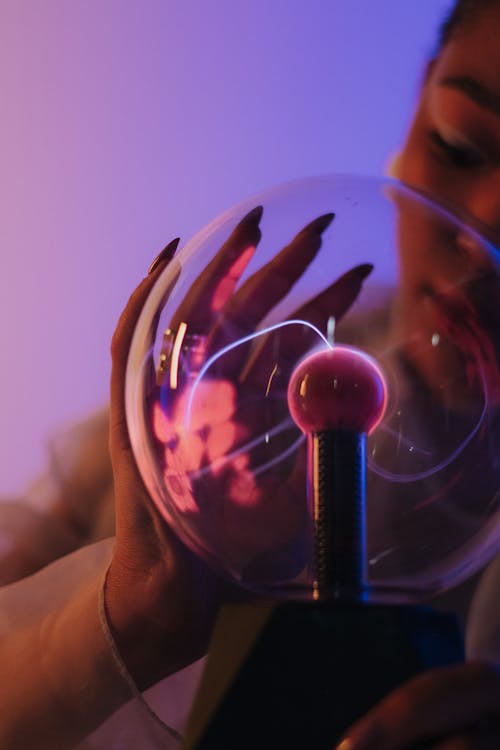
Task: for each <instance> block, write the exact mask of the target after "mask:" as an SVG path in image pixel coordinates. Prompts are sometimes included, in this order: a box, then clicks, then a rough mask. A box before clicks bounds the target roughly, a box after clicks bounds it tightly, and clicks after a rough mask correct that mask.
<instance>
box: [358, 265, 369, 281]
mask: <svg viewBox="0 0 500 750" xmlns="http://www.w3.org/2000/svg"><path fill="white" fill-rule="evenodd" d="M372 271H373V264H372V263H362V264H361V265H360V266H356V273H357V274H358V276H359V278H360V279H361V280H364V279H366V278H367V276H369V275H370V274H371V272H372Z"/></svg>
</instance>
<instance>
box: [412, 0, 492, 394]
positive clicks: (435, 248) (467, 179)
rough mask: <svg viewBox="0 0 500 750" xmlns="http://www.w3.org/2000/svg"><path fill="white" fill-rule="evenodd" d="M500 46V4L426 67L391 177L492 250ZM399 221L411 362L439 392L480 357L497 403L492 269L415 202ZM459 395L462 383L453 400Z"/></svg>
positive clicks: (480, 251) (485, 257)
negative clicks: (468, 221)
mask: <svg viewBox="0 0 500 750" xmlns="http://www.w3.org/2000/svg"><path fill="white" fill-rule="evenodd" d="M499 40H500V2H499V3H495V4H494V6H492V7H490V8H489V9H487V10H485V11H484V12H482V13H481V14H480V15H479V16H478V18H477V19H476V20H475V21H474V22H473V23H471V24H470V25H469V26H467V27H466V28H465V29H464V30H463V31H460V32H459V33H457V34H456V36H455V37H454V38H453V39H452V40H451V41H450V42H449V43H448V44H447V45H446V47H445V48H444V49H443V50H442V52H441V54H440V55H439V57H438V58H437V59H436V60H435V61H433V62H432V64H431V65H430V66H429V70H428V73H427V77H426V81H425V84H424V86H423V89H422V92H421V96H420V99H419V102H418V106H417V111H416V113H415V116H414V119H413V122H412V125H411V127H410V130H409V133H408V137H407V140H406V143H405V145H404V148H403V150H402V153H401V155H400V157H399V160H398V171H397V176H398V177H399V178H400V179H401V180H403V182H405V183H407V184H409V185H412V186H415V187H417V188H419V189H421V190H424V191H425V192H428V193H430V194H431V195H434V196H436V197H437V198H438V199H440V200H442V201H444V202H445V203H447V202H449V203H451V204H452V205H455V206H458V207H460V208H461V209H464V210H465V211H466V212H467V213H469V214H471V215H472V216H473V217H475V218H476V219H477V220H478V221H479V222H481V224H482V225H484V226H485V227H487V233H488V235H489V237H490V239H493V241H494V242H495V243H496V244H500V41H499ZM399 224H400V227H399V232H400V254H401V257H400V261H401V267H400V295H399V312H400V313H401V314H400V315H399V316H398V320H399V331H398V333H399V334H400V335H401V336H402V338H403V339H404V340H405V341H407V342H408V343H410V341H411V346H410V347H409V351H410V350H411V352H410V353H409V354H408V352H407V354H408V356H409V358H410V359H411V361H413V364H414V365H415V366H416V368H417V370H418V371H420V373H421V375H423V376H424V377H425V379H426V381H427V382H428V383H429V385H431V386H432V388H433V389H434V390H436V389H438V388H439V389H441V390H443V391H444V390H445V388H446V387H448V386H447V385H446V383H449V382H451V380H452V379H453V378H455V377H456V374H457V373H458V372H462V373H463V377H462V380H470V379H471V378H474V377H475V375H474V372H473V371H474V367H473V366H471V364H470V361H471V360H472V359H474V358H476V359H478V358H479V359H480V360H481V362H480V369H481V370H482V371H483V376H481V377H483V379H484V372H486V373H487V375H486V377H487V379H488V381H489V385H490V389H489V390H490V391H492V392H495V401H496V400H497V398H499V399H500V367H499V364H498V363H499V362H500V275H499V267H498V265H497V264H496V263H495V262H494V261H493V260H492V257H491V255H490V254H489V253H488V252H487V251H485V249H484V247H482V246H481V245H480V244H479V243H477V242H475V241H474V239H473V237H471V236H470V235H468V234H467V233H466V232H459V231H457V230H456V229H454V228H453V227H451V226H450V225H448V226H446V225H445V223H444V222H441V223H440V222H439V221H436V222H434V221H432V220H426V219H422V216H419V215H418V212H416V211H415V210H412V209H411V206H410V207H404V206H400V211H399ZM436 342H439V343H438V345H437V346H436ZM474 349H475V350H476V351H475V353H473V354H472V356H471V350H474ZM484 352H486V354H484ZM475 369H476V376H477V368H475ZM471 373H472V374H471ZM457 386H458V382H457ZM463 392H464V391H463V388H462V386H460V387H458V390H457V394H458V397H459V398H461V396H460V395H459V394H460V393H461V394H462V396H463ZM454 400H455V399H454Z"/></svg>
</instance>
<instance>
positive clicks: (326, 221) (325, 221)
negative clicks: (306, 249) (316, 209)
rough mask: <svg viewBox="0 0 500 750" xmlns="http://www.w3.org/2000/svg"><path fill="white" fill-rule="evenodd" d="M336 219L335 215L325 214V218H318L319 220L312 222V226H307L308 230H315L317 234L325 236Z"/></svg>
mask: <svg viewBox="0 0 500 750" xmlns="http://www.w3.org/2000/svg"><path fill="white" fill-rule="evenodd" d="M334 218H335V214H333V213H330V214H323V216H318V218H317V219H314V221H311V223H310V224H308V225H307V227H306V231H307V230H311V229H312V230H313V231H315V232H318V234H323V232H324V231H325V229H326V228H327V227H329V226H330V224H331V223H332V221H333V220H334Z"/></svg>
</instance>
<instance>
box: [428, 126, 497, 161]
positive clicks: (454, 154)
mask: <svg viewBox="0 0 500 750" xmlns="http://www.w3.org/2000/svg"><path fill="white" fill-rule="evenodd" d="M430 137H431V141H432V143H433V144H434V145H435V146H437V148H438V149H439V151H440V152H441V154H442V155H443V156H445V158H446V159H447V160H448V161H449V162H450V163H451V164H452V165H453V166H454V167H458V168H459V169H474V168H476V167H481V166H482V165H483V164H484V157H483V155H482V154H481V152H480V151H478V150H476V149H475V148H473V147H471V146H467V145H465V144H462V143H453V142H452V141H447V140H446V139H445V138H443V137H442V135H440V133H438V131H437V130H432V131H431V133H430Z"/></svg>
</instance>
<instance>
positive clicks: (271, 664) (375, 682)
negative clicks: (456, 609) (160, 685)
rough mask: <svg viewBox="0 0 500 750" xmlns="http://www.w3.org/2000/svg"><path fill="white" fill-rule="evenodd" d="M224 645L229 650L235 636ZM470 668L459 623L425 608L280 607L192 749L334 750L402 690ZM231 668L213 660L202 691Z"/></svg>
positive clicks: (213, 657)
mask: <svg viewBox="0 0 500 750" xmlns="http://www.w3.org/2000/svg"><path fill="white" fill-rule="evenodd" d="M232 617H233V616H232ZM232 622H234V619H233V620H232ZM216 632H217V631H216ZM234 637H235V638H238V633H237V632H235V633H234ZM224 638H225V642H226V644H227V640H228V639H227V630H226V632H225V636H224ZM223 650H224V648H223ZM463 658H464V654H463V645H462V636H461V633H460V631H459V627H458V624H457V622H456V619H455V618H454V617H453V616H451V615H446V614H441V613H437V612H434V611H432V610H430V609H425V608H420V607H389V606H373V605H362V606H361V605H360V606H358V605H352V606H350V605H347V606H346V605H339V604H307V605H301V604H286V605H281V606H279V607H276V608H275V609H274V610H272V611H271V613H270V616H269V618H268V620H267V622H266V624H265V626H264V628H263V629H262V631H261V632H260V635H259V636H258V638H257V640H256V641H255V643H254V644H253V646H252V647H251V649H250V651H249V653H248V655H247V656H246V657H245V660H244V662H243V664H242V666H241V668H240V669H239V671H238V672H237V674H236V677H235V679H234V680H233V682H232V685H231V687H230V689H229V691H227V692H226V694H225V696H224V697H223V698H222V700H221V701H220V702H219V704H218V706H217V708H216V710H215V712H214V713H213V714H212V716H211V718H210V719H209V720H208V722H207V721H206V720H203V721H202V722H201V725H203V726H204V729H203V730H202V731H203V736H202V738H201V739H200V734H199V732H200V729H199V726H200V721H199V720H198V722H197V723H198V729H197V730H196V732H195V733H194V735H192V736H193V737H194V740H193V739H191V740H189V741H188V742H187V743H186V745H185V746H184V747H185V748H193V749H194V748H196V750H236V748H238V750H247V749H248V750H255V748H259V750H271V749H272V750H276V748H286V749H287V750H304V749H305V748H308V750H309V749H310V750H331V748H332V747H333V746H334V743H335V742H336V741H338V740H339V739H340V738H341V736H342V735H343V733H344V731H345V730H346V729H347V727H348V726H349V725H350V724H351V723H352V722H353V721H354V720H356V719H357V718H359V717H361V716H362V715H363V714H364V713H365V712H366V711H367V710H368V709H369V708H370V707H372V706H373V705H374V704H375V703H377V702H378V701H379V700H380V699H381V698H382V697H383V696H385V695H386V694H387V693H388V692H390V691H391V690H393V689H394V688H395V687H397V686H398V685H399V684H401V683H402V682H404V681H406V680H407V679H409V678H410V677H412V676H414V675H415V674H417V673H419V672H421V671H423V670H425V669H428V668H431V667H437V666H442V665H446V664H451V663H456V662H460V661H462V660H463ZM218 659H219V661H218ZM223 660H224V655H223V654H220V655H219V657H218V655H217V653H212V654H211V656H210V663H209V665H208V669H207V676H208V679H206V680H205V685H203V686H202V690H205V691H208V693H209V694H210V690H211V688H210V679H209V677H210V675H209V673H210V669H212V672H213V674H215V675H216V674H217V670H218V668H219V670H220V669H221V667H220V666H219V665H221V664H222V662H223ZM199 705H200V704H199V703H198V706H199ZM196 709H197V706H196V704H195V711H196ZM195 718H196V717H195ZM195 723H196V722H195ZM196 735H197V736H196Z"/></svg>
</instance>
